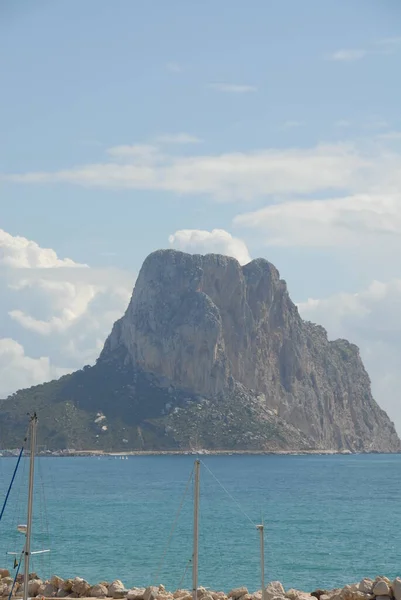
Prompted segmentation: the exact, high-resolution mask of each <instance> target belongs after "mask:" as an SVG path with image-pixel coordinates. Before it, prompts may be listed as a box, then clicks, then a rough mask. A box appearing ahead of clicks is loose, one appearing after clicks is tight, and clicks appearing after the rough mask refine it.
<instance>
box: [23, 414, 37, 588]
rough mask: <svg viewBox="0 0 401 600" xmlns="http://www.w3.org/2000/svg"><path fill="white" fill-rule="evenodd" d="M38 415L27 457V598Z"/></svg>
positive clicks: (31, 424)
mask: <svg viewBox="0 0 401 600" xmlns="http://www.w3.org/2000/svg"><path fill="white" fill-rule="evenodd" d="M37 424H38V417H37V416H36V413H34V414H33V415H32V417H31V422H30V430H31V445H30V457H29V488H28V517H27V523H26V540H25V549H24V599H23V600H28V582H29V558H30V554H31V531H32V514H33V481H34V471H35V450H36V428H37Z"/></svg>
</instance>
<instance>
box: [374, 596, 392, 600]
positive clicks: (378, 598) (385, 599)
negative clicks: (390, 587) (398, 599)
mask: <svg viewBox="0 0 401 600" xmlns="http://www.w3.org/2000/svg"><path fill="white" fill-rule="evenodd" d="M391 598H392V597H391V596H376V600H391Z"/></svg>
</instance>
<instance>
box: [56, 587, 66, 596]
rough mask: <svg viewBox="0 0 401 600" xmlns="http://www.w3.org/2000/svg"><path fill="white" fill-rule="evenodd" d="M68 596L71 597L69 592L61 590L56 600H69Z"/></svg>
mask: <svg viewBox="0 0 401 600" xmlns="http://www.w3.org/2000/svg"><path fill="white" fill-rule="evenodd" d="M68 595H69V593H68V592H66V591H65V590H63V588H60V589H59V591H58V592H57V594H56V598H67V596H68Z"/></svg>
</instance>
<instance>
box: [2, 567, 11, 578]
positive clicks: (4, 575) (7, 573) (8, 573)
mask: <svg viewBox="0 0 401 600" xmlns="http://www.w3.org/2000/svg"><path fill="white" fill-rule="evenodd" d="M3 577H10V571H9V570H8V569H0V579H3Z"/></svg>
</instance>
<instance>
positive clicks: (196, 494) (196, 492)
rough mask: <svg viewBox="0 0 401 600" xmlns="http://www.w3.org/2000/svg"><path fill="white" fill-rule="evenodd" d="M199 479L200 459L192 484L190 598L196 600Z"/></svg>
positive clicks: (196, 464)
mask: <svg viewBox="0 0 401 600" xmlns="http://www.w3.org/2000/svg"><path fill="white" fill-rule="evenodd" d="M199 479H200V461H199V460H196V461H195V484H194V551H193V562H192V600H197V597H198V545H199Z"/></svg>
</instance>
